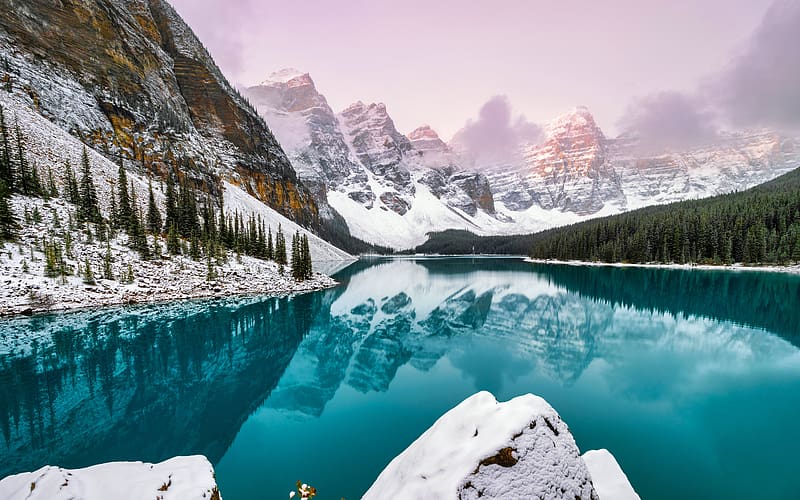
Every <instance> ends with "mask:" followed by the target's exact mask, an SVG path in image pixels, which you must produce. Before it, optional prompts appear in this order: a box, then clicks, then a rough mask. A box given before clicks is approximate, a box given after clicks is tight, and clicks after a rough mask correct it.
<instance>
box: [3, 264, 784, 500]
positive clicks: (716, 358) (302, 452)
mask: <svg viewBox="0 0 800 500" xmlns="http://www.w3.org/2000/svg"><path fill="white" fill-rule="evenodd" d="M336 277H337V279H339V280H340V281H341V282H342V285H341V286H340V287H338V288H336V289H332V290H327V291H323V292H318V293H314V294H308V295H302V296H297V297H293V298H282V299H239V300H228V301H199V302H188V303H181V304H173V305H160V306H148V307H137V308H125V309H123V308H120V309H108V310H102V311H95V312H82V313H74V314H61V315H51V316H41V317H34V318H18V319H11V320H3V321H1V322H0V428H1V430H2V438H0V440H1V441H2V443H1V444H0V450H2V451H0V476H5V475H7V474H11V473H15V472H20V471H25V470H33V469H36V468H38V467H40V466H42V465H44V464H46V463H57V464H59V465H63V466H66V467H82V466H86V465H89V464H92V463H96V462H101V461H109V460H132V459H137V460H146V461H159V460H163V459H165V458H168V457H171V456H173V455H179V454H193V453H202V454H205V455H206V456H208V457H209V459H211V461H212V462H213V463H214V464H215V466H216V470H217V479H218V481H219V484H220V487H221V489H222V493H223V496H224V498H225V499H226V500H243V499H251V498H253V499H265V498H286V495H287V493H288V491H289V490H290V489H291V488H292V486H293V484H294V482H295V481H296V480H297V479H301V480H303V481H305V482H308V483H310V484H312V485H314V486H316V487H317V489H318V490H319V491H320V495H319V496H318V498H321V499H326V498H327V499H339V498H341V497H345V498H348V499H353V498H358V497H359V496H360V495H361V494H362V493H363V492H364V491H365V490H366V489H367V488H368V487H369V485H370V484H371V482H372V481H373V480H374V478H375V477H376V476H377V474H378V473H379V472H380V470H381V469H382V468H383V467H384V466H385V465H386V464H387V463H388V461H389V460H391V458H392V457H394V456H395V455H397V454H398V453H399V452H400V451H402V450H403V449H404V448H405V447H406V446H408V444H410V443H411V442H412V441H413V440H414V439H415V438H416V437H417V436H418V435H419V434H420V433H421V432H423V431H424V430H425V429H426V428H427V427H429V426H430V425H431V424H432V423H433V421H434V420H435V419H436V418H437V417H438V416H440V415H441V414H442V413H443V412H445V411H446V410H447V409H449V408H451V407H452V406H454V405H455V404H456V403H458V402H459V401H461V400H462V399H463V398H465V397H466V396H468V395H470V394H472V393H474V392H476V391H478V390H483V389H486V390H489V391H492V392H493V393H494V394H495V395H496V396H497V397H498V398H499V399H508V398H511V397H513V396H516V395H518V394H521V393H526V392H533V393H535V394H539V395H541V396H543V397H545V398H546V399H547V400H548V401H550V403H551V404H552V405H553V406H554V407H555V408H556V409H557V410H558V411H559V413H560V414H561V415H562V417H563V418H564V420H565V421H566V423H567V424H568V425H569V426H570V429H571V430H572V432H573V434H574V436H575V439H576V441H577V443H578V446H579V447H580V448H581V449H582V450H588V449H593V448H608V449H610V450H611V451H612V452H613V453H614V455H615V456H616V457H617V459H618V461H619V462H620V464H621V465H622V467H623V469H624V470H625V471H626V472H627V474H628V476H629V478H630V480H631V482H632V483H633V485H634V487H635V488H636V489H637V491H638V492H639V493H640V494H641V496H642V498H646V499H662V498H663V499H672V498H742V499H744V498H797V491H798V489H797V484H796V477H797V475H796V458H795V457H796V455H797V449H798V446H800V426H798V425H797V423H798V422H800V352H799V351H798V346H800V326H799V325H800V277H798V276H787V275H781V274H770V273H749V272H740V273H736V272H727V271H684V270H657V269H637V268H624V269H621V268H606V267H574V266H545V265H532V264H528V263H524V262H522V261H519V260H514V259H452V258H448V259H445V258H441V259H417V260H414V259H408V260H374V261H361V262H358V263H356V264H354V265H353V266H351V267H349V268H348V269H345V270H344V271H342V272H340V273H339V274H338V275H337V276H336Z"/></svg>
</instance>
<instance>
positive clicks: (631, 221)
mask: <svg viewBox="0 0 800 500" xmlns="http://www.w3.org/2000/svg"><path fill="white" fill-rule="evenodd" d="M530 256H531V257H533V258H536V259H558V260H585V261H602V262H632V263H646V262H658V263H681V264H683V263H700V264H730V263H734V262H742V263H748V264H786V263H791V262H800V169H798V170H794V171H792V172H790V173H788V174H785V175H783V176H781V177H778V178H777V179H774V180H772V181H770V182H767V183H765V184H762V185H760V186H757V187H755V188H752V189H749V190H747V191H744V192H740V193H731V194H726V195H721V196H715V197H712V198H706V199H700V200H691V201H684V202H678V203H672V204H669V205H662V206H654V207H647V208H643V209H640V210H634V211H632V212H628V213H625V214H620V215H615V216H611V217H605V218H602V219H596V220H591V221H587V222H583V223H580V224H574V225H572V226H567V227H563V228H558V229H552V230H549V231H545V232H542V233H539V234H538V235H536V236H535V237H534V238H533V245H532V248H531V250H530Z"/></svg>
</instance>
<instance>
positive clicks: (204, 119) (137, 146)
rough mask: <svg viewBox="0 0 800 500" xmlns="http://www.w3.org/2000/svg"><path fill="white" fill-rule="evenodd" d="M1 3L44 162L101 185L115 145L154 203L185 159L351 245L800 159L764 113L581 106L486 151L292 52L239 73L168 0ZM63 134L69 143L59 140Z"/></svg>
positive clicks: (721, 188)
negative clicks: (96, 178)
mask: <svg viewBox="0 0 800 500" xmlns="http://www.w3.org/2000/svg"><path fill="white" fill-rule="evenodd" d="M0 4H1V5H2V8H0V62H2V64H1V65H0V81H1V82H2V84H3V86H4V88H6V89H8V90H10V93H9V95H8V98H5V97H4V100H3V102H4V105H5V106H6V107H10V108H11V109H12V111H13V115H19V116H23V115H24V116H29V113H28V111H30V112H32V113H35V114H36V115H37V116H38V117H37V118H36V119H35V120H26V121H25V122H22V123H20V127H21V128H22V129H23V132H24V133H25V134H26V135H27V136H29V137H32V139H31V141H30V142H32V143H37V144H40V145H41V147H38V148H37V149H36V150H35V151H32V152H31V153H30V154H31V155H32V160H33V161H34V162H37V163H40V164H45V163H48V164H49V163H53V164H58V163H63V161H64V160H67V159H69V160H71V161H73V164H74V163H75V160H76V158H78V157H79V155H80V151H79V150H78V149H77V148H75V147H73V146H74V145H75V144H80V143H83V144H86V145H88V146H89V147H90V148H92V149H93V151H92V152H91V155H92V156H93V158H95V159H96V163H97V164H98V165H100V166H99V167H98V169H97V171H98V174H101V176H102V177H103V179H104V180H103V182H101V183H100V185H99V186H98V189H99V191H101V193H103V192H109V190H110V187H109V186H110V185H111V184H112V183H113V182H114V179H115V176H114V173H115V171H116V164H119V163H122V164H123V165H124V166H125V168H126V170H128V172H129V174H130V177H131V179H132V180H134V181H135V182H136V183H137V185H138V186H140V187H141V186H144V185H146V183H145V180H146V179H147V178H152V179H155V180H156V181H159V182H157V183H156V188H155V196H156V199H157V202H158V203H163V198H164V193H163V186H162V184H161V181H164V180H167V179H168V178H169V177H170V176H171V175H174V176H176V177H177V178H178V180H179V181H181V182H184V181H186V182H188V183H189V184H191V185H192V186H193V187H194V188H196V189H198V190H199V191H200V192H202V193H205V194H207V195H208V196H209V197H210V198H212V199H214V200H216V201H217V203H220V204H221V203H223V201H224V203H225V205H226V208H227V209H231V208H234V209H240V210H243V211H245V212H250V213H259V214H260V215H262V216H263V217H267V216H269V217H270V218H271V219H270V220H274V221H275V222H276V223H280V222H281V221H283V222H284V223H285V225H286V224H290V223H296V224H298V225H299V226H301V227H302V228H304V230H307V231H309V232H311V233H314V234H316V235H317V236H320V237H322V238H323V239H325V240H327V241H328V242H331V243H333V244H334V245H337V246H339V247H340V248H344V249H345V250H350V251H352V252H361V251H365V250H369V249H375V248H377V247H383V248H386V249H395V250H401V249H410V248H415V247H417V246H418V245H420V244H422V243H424V242H425V241H426V240H428V239H429V235H430V234H431V233H437V232H442V231H445V230H448V229H457V230H466V231H469V232H471V233H474V234H477V235H519V234H528V233H532V232H535V231H540V230H543V229H547V228H551V227H555V226H562V225H566V224H571V223H574V222H579V221H582V220H584V219H587V218H591V217H598V216H603V215H610V214H615V213H619V212H623V211H627V210H631V209H634V208H638V207H642V206H646V205H652V204H662V203H668V202H672V201H678V200H684V199H690V198H698V197H703V196H709V195H714V194H719V193H724V192H729V191H734V190H743V189H745V188H749V187H751V186H753V185H756V184H759V183H761V182H764V181H767V180H770V179H772V178H775V177H777V176H778V175H780V174H783V173H785V172H787V171H789V170H791V169H793V168H795V167H797V166H799V165H800V149H798V143H797V141H796V139H795V138H793V137H787V136H784V135H781V134H779V133H777V132H774V131H769V130H757V131H736V132H731V133H728V134H727V135H725V136H724V137H721V138H720V140H719V141H717V142H715V143H714V144H712V145H707V146H704V147H695V148H693V149H690V150H685V151H671V152H659V153H652V152H648V151H647V150H646V149H645V148H644V147H642V145H640V144H639V143H638V141H637V140H636V138H635V137H631V136H622V137H613V138H612V137H607V136H606V135H605V134H604V132H603V131H602V130H601V129H600V127H599V126H598V125H597V124H596V122H595V120H594V118H593V117H592V115H591V113H590V112H589V110H588V109H586V108H583V107H577V108H575V109H573V110H571V111H569V112H567V113H565V114H563V115H562V116H559V117H557V118H555V119H554V120H552V121H551V122H550V123H548V124H546V125H545V126H544V128H543V130H544V134H543V138H542V139H539V140H531V141H528V142H525V143H523V144H522V145H520V146H519V147H516V148H514V149H513V150H512V151H508V154H507V155H506V157H505V158H504V159H502V160H493V161H491V162H487V161H485V159H482V158H475V157H474V156H473V155H471V153H470V152H469V148H467V147H466V146H465V144H464V141H463V134H458V133H457V134H456V135H455V136H454V138H453V139H452V140H451V141H450V142H449V143H448V142H446V141H444V140H442V139H441V138H440V137H439V135H438V134H437V133H436V131H435V130H433V129H432V128H431V127H430V126H427V125H423V126H420V127H419V128H417V129H415V130H413V131H411V132H410V133H408V134H403V133H401V132H400V131H399V130H398V129H397V127H396V126H395V124H394V121H393V120H392V118H391V115H390V114H389V111H388V110H387V107H386V106H385V105H384V104H381V103H364V102H360V101H359V102H355V103H353V104H351V105H350V106H348V107H346V108H345V109H343V110H341V111H338V112H335V111H334V110H333V109H332V108H331V107H330V105H329V104H328V102H327V100H326V99H325V96H324V95H323V94H322V93H321V92H320V91H319V90H318V89H317V88H316V85H315V83H314V81H313V79H312V78H311V76H310V75H309V74H308V73H304V72H301V71H297V70H293V69H286V70H281V71H278V72H276V73H273V74H272V75H270V76H269V77H268V78H267V79H266V80H264V81H263V82H262V83H261V84H259V85H255V86H252V87H250V88H247V89H242V90H241V91H240V90H237V89H236V88H234V86H233V85H231V84H230V83H229V82H228V80H227V79H226V78H225V76H224V75H223V74H222V72H221V71H220V70H219V68H218V67H217V66H216V64H215V62H214V60H213V59H212V57H211V56H210V55H209V53H208V51H207V50H206V49H205V48H204V47H203V45H202V43H201V42H200V41H199V39H198V38H197V37H196V36H195V35H194V33H193V32H192V30H191V28H190V27H189V26H188V25H187V24H186V23H185V22H184V21H183V20H182V19H181V18H180V16H179V15H178V14H177V13H176V12H175V10H174V9H173V8H172V7H171V6H170V5H169V3H167V2H166V1H165V0H126V1H123V0H65V1H62V2H59V3H57V4H53V3H51V2H46V1H43V0H34V1H20V0H2V1H1V2H0ZM22 108H25V109H24V110H22ZM40 118H41V120H40ZM9 119H10V120H12V121H13V116H9ZM40 121H47V122H49V124H44V123H39V122H40ZM54 130H57V131H58V133H57V134H56V132H54ZM43 131H44V132H43ZM40 132H41V134H39V133H40ZM45 133H46V136H45ZM37 134H39V135H41V137H39V136H38V135H37ZM53 134H56V135H59V139H58V141H57V143H58V144H62V145H63V144H69V145H70V147H69V148H66V149H63V150H61V149H58V150H57V148H48V147H47V144H48V143H50V142H52V141H51V140H50V137H51V136H52V135H53ZM62 135H70V136H72V138H74V139H77V140H67V139H66V138H65V137H62ZM54 144H55V143H54ZM101 201H102V200H101ZM270 210H274V212H270ZM276 216H279V218H276ZM364 242H366V244H364ZM312 245H313V246H314V248H316V249H317V250H318V251H317V253H320V252H321V253H322V254H325V255H333V256H339V257H343V256H344V255H345V254H344V253H343V252H339V251H338V250H336V249H333V248H332V246H331V245H327V246H326V244H325V243H324V242H322V240H314V241H312Z"/></svg>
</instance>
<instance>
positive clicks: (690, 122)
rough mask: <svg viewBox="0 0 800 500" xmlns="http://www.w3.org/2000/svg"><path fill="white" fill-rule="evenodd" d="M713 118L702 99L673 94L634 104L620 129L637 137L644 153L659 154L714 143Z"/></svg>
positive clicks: (660, 94)
mask: <svg viewBox="0 0 800 500" xmlns="http://www.w3.org/2000/svg"><path fill="white" fill-rule="evenodd" d="M714 118H715V116H714V114H713V112H712V111H711V110H710V109H709V107H708V105H707V103H706V102H705V101H704V100H703V99H702V98H700V97H693V96H689V95H687V94H683V93H680V92H671V91H670V92H660V93H657V94H651V95H649V96H647V97H644V98H641V99H638V100H636V101H634V102H633V103H632V104H631V105H629V106H628V109H627V111H626V112H625V114H624V115H623V117H622V119H621V120H620V122H619V124H618V125H619V127H620V129H621V130H622V131H623V133H625V134H628V135H632V136H634V137H636V138H637V139H638V140H639V145H640V147H641V148H642V149H643V150H644V151H646V152H659V151H665V150H676V149H685V148H688V147H692V146H698V145H702V144H708V143H711V142H714V141H715V140H717V138H718V134H717V127H716V124H715V119H714Z"/></svg>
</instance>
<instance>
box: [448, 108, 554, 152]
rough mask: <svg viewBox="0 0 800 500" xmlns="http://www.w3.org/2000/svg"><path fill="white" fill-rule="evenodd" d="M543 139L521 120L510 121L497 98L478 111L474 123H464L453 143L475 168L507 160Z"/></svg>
mask: <svg viewBox="0 0 800 500" xmlns="http://www.w3.org/2000/svg"><path fill="white" fill-rule="evenodd" d="M543 136H544V134H543V132H542V128H541V127H540V126H538V125H536V124H535V123H531V122H529V121H527V120H526V119H525V117H524V116H519V117H517V118H516V119H513V118H512V109H511V103H510V102H509V101H508V98H507V97H506V96H502V95H497V96H494V97H492V98H491V99H489V101H487V102H486V104H484V105H483V106H482V107H481V109H480V112H479V114H478V119H477V120H474V121H473V120H470V121H468V122H467V124H466V125H465V126H464V128H463V129H462V130H461V131H460V132H459V133H458V134H457V136H456V137H455V138H454V142H456V143H458V145H459V149H462V150H464V151H465V152H466V153H467V154H469V155H470V156H471V157H472V158H473V159H474V160H475V162H476V163H477V164H489V163H498V162H503V161H507V160H510V159H511V158H513V156H514V155H515V154H516V153H517V150H518V148H519V146H520V145H522V144H526V143H536V142H539V141H541V139H542V138H543Z"/></svg>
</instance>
